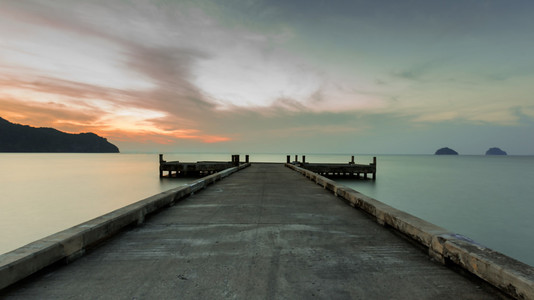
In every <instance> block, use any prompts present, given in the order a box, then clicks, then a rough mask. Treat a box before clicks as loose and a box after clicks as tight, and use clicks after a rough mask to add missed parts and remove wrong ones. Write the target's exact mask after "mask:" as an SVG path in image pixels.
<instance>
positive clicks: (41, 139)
mask: <svg viewBox="0 0 534 300" xmlns="http://www.w3.org/2000/svg"><path fill="white" fill-rule="evenodd" d="M0 152H75V153H118V152H119V148H117V146H115V145H113V144H112V143H110V142H108V141H107V139H105V138H103V137H100V136H98V135H96V134H94V133H79V134H71V133H66V132H62V131H59V130H56V129H53V128H42V127H41V128H36V127H31V126H27V125H20V124H14V123H11V122H9V121H7V120H5V119H3V118H1V117H0Z"/></svg>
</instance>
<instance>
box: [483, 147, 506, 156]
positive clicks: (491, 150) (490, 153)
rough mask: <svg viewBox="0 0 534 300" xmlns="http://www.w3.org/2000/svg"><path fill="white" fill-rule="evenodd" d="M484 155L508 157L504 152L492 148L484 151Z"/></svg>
mask: <svg viewBox="0 0 534 300" xmlns="http://www.w3.org/2000/svg"><path fill="white" fill-rule="evenodd" d="M486 155H508V153H506V151H503V150H501V149H500V148H497V147H493V148H489V149H488V151H486Z"/></svg>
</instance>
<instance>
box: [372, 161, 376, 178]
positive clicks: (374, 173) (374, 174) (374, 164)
mask: <svg viewBox="0 0 534 300" xmlns="http://www.w3.org/2000/svg"><path fill="white" fill-rule="evenodd" d="M373 166H374V167H375V171H374V172H373V180H376V156H374V157H373Z"/></svg>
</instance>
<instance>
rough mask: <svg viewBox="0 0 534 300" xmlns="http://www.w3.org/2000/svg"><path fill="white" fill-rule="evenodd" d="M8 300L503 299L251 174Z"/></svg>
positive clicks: (371, 226) (344, 215)
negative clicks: (230, 299) (70, 299)
mask: <svg viewBox="0 0 534 300" xmlns="http://www.w3.org/2000/svg"><path fill="white" fill-rule="evenodd" d="M0 296H4V297H6V298H8V299H65V298H76V299H220V298H237V299H310V298H314V297H315V298H323V299H499V298H501V297H502V295H501V294H498V292H497V291H496V290H495V289H493V288H492V287H490V286H489V285H486V284H485V283H482V282H479V281H476V280H473V279H470V278H466V277H463V276H462V275H459V274H457V273H455V272H454V271H452V270H450V269H448V268H446V267H445V266H442V265H441V264H439V263H437V262H434V261H432V260H430V258H429V257H428V255H426V254H425V253H424V252H422V251H420V249H418V248H415V247H414V246H413V245H412V244H411V243H409V242H408V241H407V240H405V239H403V238H401V237H399V236H397V235H396V234H394V233H393V232H392V231H389V230H387V229H385V228H384V227H382V226H380V225H378V224H377V223H376V222H375V221H374V220H373V219H372V218H370V217H369V216H368V215H367V214H365V213H363V212H361V211H359V210H355V209H351V208H350V207H349V206H347V205H346V204H345V203H343V202H342V201H340V200H339V199H337V198H336V197H335V196H334V195H332V194H331V193H330V192H328V191H326V190H324V189H323V188H322V187H320V186H318V185H314V184H311V183H310V182H309V181H308V180H307V179H306V178H304V177H302V176H300V175H299V174H298V173H296V172H293V171H292V170H290V169H288V168H285V167H284V166H283V165H278V164H253V165H252V166H251V167H249V168H247V169H244V170H242V171H240V172H238V173H235V174H234V175H232V176H230V177H228V178H227V179H225V180H223V181H220V182H217V183H215V184H214V185H212V186H211V187H210V188H208V189H205V190H202V191H200V192H199V193H196V194H195V195H193V196H190V197H188V198H186V199H184V200H182V201H181V202H179V203H178V204H176V205H175V206H173V207H171V208H168V209H166V210H164V211H162V212H161V213H159V214H157V215H155V216H152V217H151V218H149V219H147V220H146V221H145V223H144V224H142V225H140V226H138V227H135V228H133V229H132V230H129V231H126V232H123V233H121V234H119V235H118V236H116V237H115V238H114V239H111V240H109V241H108V242H106V243H105V244H103V245H102V246H101V247H99V248H97V249H95V250H94V251H91V252H90V253H87V254H86V255H85V256H83V257H81V258H80V259H78V260H76V261H74V262H72V263H71V264H69V265H66V266H63V267H61V268H57V269H53V270H51V271H49V272H46V273H44V274H40V275H39V276H35V277H33V278H30V280H27V281H25V282H22V283H21V284H18V285H17V286H14V287H13V288H11V289H9V290H7V291H6V292H5V294H3V295H0Z"/></svg>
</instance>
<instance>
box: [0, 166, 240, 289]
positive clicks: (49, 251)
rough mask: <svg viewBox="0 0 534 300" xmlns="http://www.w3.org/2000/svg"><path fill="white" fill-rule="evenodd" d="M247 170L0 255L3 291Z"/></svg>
mask: <svg viewBox="0 0 534 300" xmlns="http://www.w3.org/2000/svg"><path fill="white" fill-rule="evenodd" d="M248 166H250V163H246V164H242V165H240V166H237V167H233V168H229V169H226V170H224V171H221V172H218V173H215V174H212V175H209V176H206V177H203V178H201V179H199V180H197V181H194V182H192V183H190V184H188V185H186V186H182V187H178V188H175V189H171V190H168V191H165V192H162V193H160V194H157V195H154V196H151V197H148V198H146V199H143V200H140V201H138V202H135V203H132V204H130V205H128V206H125V207H122V208H119V209H117V210H115V211H112V212H110V213H108V214H105V215H103V216H100V217H97V218H95V219H92V220H90V221H87V222H85V223H82V224H79V225H76V226H74V227H71V228H69V229H66V230H63V231H60V232H58V233H55V234H52V235H50V236H47V237H45V238H43V239H40V240H37V241H35V242H32V243H30V244H28V245H26V246H23V247H20V248H18V249H15V250H13V251H11V252H8V253H5V254H3V255H0V290H1V289H3V288H5V287H8V286H10V285H12V284H13V283H15V282H17V281H19V280H21V279H24V278H26V277H28V276H30V275H31V274H33V273H35V272H37V271H39V270H41V269H43V268H45V267H47V266H49V265H52V264H54V263H56V262H59V261H61V260H64V261H65V262H70V261H72V260H74V259H76V258H78V257H80V256H81V255H83V254H84V253H85V251H86V249H87V248H89V247H91V246H93V245H95V244H97V243H99V242H100V241H103V240H105V239H107V238H109V237H111V236H112V235H114V234H116V233H118V232H119V231H120V230H122V229H124V228H125V227H126V226H129V225H132V224H134V225H135V224H140V223H142V222H143V221H144V220H145V216H146V215H148V214H150V213H153V212H155V211H157V210H159V209H162V208H165V207H168V206H170V205H172V204H174V203H175V202H176V201H178V200H180V199H183V198H185V197H188V196H190V195H192V194H194V193H195V192H197V191H199V190H201V189H203V188H205V187H207V186H208V185H210V184H212V183H214V182H216V181H218V180H221V179H223V178H225V177H228V176H229V175H231V174H233V173H235V172H237V171H239V170H241V169H244V168H246V167H248Z"/></svg>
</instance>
